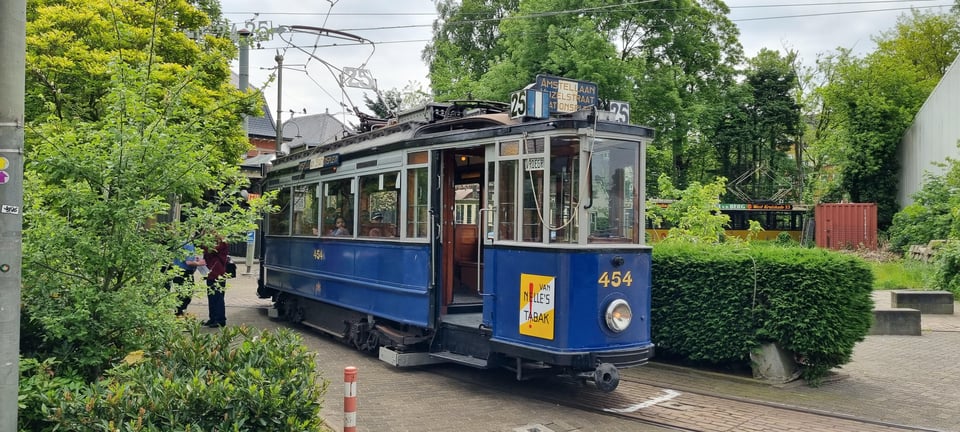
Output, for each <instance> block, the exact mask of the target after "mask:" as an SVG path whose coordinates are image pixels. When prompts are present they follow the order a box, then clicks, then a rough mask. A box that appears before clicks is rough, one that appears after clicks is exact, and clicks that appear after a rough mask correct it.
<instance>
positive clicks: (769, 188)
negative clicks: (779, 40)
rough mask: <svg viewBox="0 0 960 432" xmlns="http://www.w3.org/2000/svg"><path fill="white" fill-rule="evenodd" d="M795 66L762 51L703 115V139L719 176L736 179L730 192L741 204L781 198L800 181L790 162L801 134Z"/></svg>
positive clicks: (791, 56)
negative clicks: (740, 79) (710, 149)
mask: <svg viewBox="0 0 960 432" xmlns="http://www.w3.org/2000/svg"><path fill="white" fill-rule="evenodd" d="M794 60H795V54H794V53H788V54H787V55H785V56H781V55H780V53H779V52H776V51H770V50H767V49H763V50H761V51H760V53H759V54H757V56H756V57H754V58H752V59H750V60H749V62H748V68H747V70H746V71H745V80H744V81H743V82H740V83H733V84H731V85H730V86H728V87H726V88H725V89H723V90H721V93H720V98H719V101H718V102H717V103H715V104H713V105H711V106H710V108H709V110H708V115H707V117H708V118H710V119H711V122H709V123H707V124H706V125H705V126H704V128H703V129H704V134H705V136H706V137H707V138H708V139H709V140H711V141H712V142H713V145H714V148H715V150H716V153H717V159H718V164H719V174H720V175H721V176H724V177H728V178H733V179H735V180H734V181H733V183H735V186H736V187H735V188H734V189H732V190H733V191H734V192H735V193H736V195H737V196H738V198H739V199H740V200H741V201H754V200H765V199H773V200H779V199H783V198H786V197H787V196H789V195H788V193H789V192H790V191H792V190H793V189H794V185H793V183H794V181H795V180H796V179H797V178H798V177H799V175H800V174H799V172H798V170H799V168H798V164H797V163H796V160H795V159H793V160H791V159H790V157H789V156H791V152H790V151H791V150H792V149H794V146H796V145H798V141H799V137H800V131H801V122H800V105H799V104H798V103H797V99H796V98H797V87H798V80H797V74H796V72H795V71H794V67H793V62H794ZM792 156H793V157H794V158H795V157H796V156H797V155H796V154H793V155H792ZM797 192H798V193H797V194H796V196H794V198H797V197H798V196H799V188H797Z"/></svg>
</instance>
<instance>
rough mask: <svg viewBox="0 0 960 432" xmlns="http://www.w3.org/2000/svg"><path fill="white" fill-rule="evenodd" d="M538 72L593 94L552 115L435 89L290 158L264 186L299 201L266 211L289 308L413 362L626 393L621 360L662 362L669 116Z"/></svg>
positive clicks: (307, 321) (271, 264) (556, 86)
mask: <svg viewBox="0 0 960 432" xmlns="http://www.w3.org/2000/svg"><path fill="white" fill-rule="evenodd" d="M536 87H539V88H541V89H545V90H544V93H542V94H541V95H542V96H547V95H549V93H550V92H551V91H552V92H553V93H554V95H556V94H557V93H558V92H562V91H567V92H569V91H570V89H574V90H573V91H574V93H573V97H572V99H571V98H566V97H565V98H564V99H561V102H559V103H567V102H569V101H570V100H573V101H574V102H573V103H574V104H576V103H577V101H580V102H583V101H588V102H590V101H593V105H591V104H589V103H588V104H587V106H581V107H579V108H582V109H580V110H577V111H576V112H571V113H568V114H554V115H551V116H549V117H548V118H542V119H534V118H530V117H529V116H527V115H526V114H528V113H530V112H533V111H534V108H536V107H533V106H529V107H528V106H526V105H523V104H522V102H525V101H523V100H520V101H519V102H518V100H517V98H515V100H514V105H513V111H514V112H513V114H514V115H512V116H511V113H508V112H506V111H507V106H506V105H505V104H498V103H490V102H451V103H434V104H430V105H428V106H427V107H426V108H424V109H423V110H420V111H416V112H412V113H408V114H406V115H402V116H401V117H400V118H399V119H398V121H396V122H391V123H389V124H384V125H382V126H381V127H377V128H374V129H373V130H371V131H369V132H366V133H363V134H359V135H356V136H351V137H347V138H344V139H341V140H339V141H337V142H335V143H332V144H329V145H324V146H321V147H318V148H315V149H312V150H308V151H305V152H301V153H296V154H291V155H288V156H284V157H281V158H279V159H278V160H276V161H275V162H274V165H273V167H272V168H271V169H270V170H269V172H268V174H267V175H266V179H265V187H264V190H265V191H276V192H278V196H279V199H278V202H277V204H278V205H279V206H280V208H281V211H280V212H279V213H274V214H271V215H269V217H268V219H267V221H266V224H265V231H266V232H265V236H264V242H263V256H262V257H261V263H262V264H261V265H262V267H261V276H260V288H259V293H260V295H261V296H262V297H271V298H272V299H273V301H274V303H275V308H274V310H273V311H272V312H274V313H275V314H276V315H278V316H281V317H283V318H286V319H289V320H292V321H294V322H299V323H303V324H304V325H307V326H309V327H313V328H316V329H319V330H322V331H324V332H327V333H330V334H332V335H334V336H336V337H337V338H339V339H341V340H343V341H345V342H347V343H349V344H352V345H354V346H355V347H357V348H359V349H362V350H367V351H371V352H377V353H378V354H379V356H380V359H382V360H384V361H386V362H388V363H390V364H393V365H396V366H417V365H423V364H429V363H437V362H453V363H459V364H464V365H469V366H473V367H478V368H492V367H503V368H508V369H510V370H512V371H514V372H515V373H516V377H517V379H525V378H529V377H532V376H536V375H542V374H552V375H569V376H573V377H577V378H578V379H585V380H591V381H594V382H596V384H597V386H598V387H599V388H600V389H602V390H605V391H612V390H613V389H614V388H616V386H617V384H618V382H619V372H618V369H619V368H623V367H630V366H637V365H641V364H644V363H646V362H647V360H648V359H649V358H650V357H651V356H652V355H653V352H654V347H653V343H652V342H651V335H650V298H651V296H650V281H651V277H650V267H651V250H650V247H648V246H646V245H645V244H644V231H643V225H642V224H643V221H644V169H645V166H644V164H645V161H644V152H645V149H646V146H648V145H649V144H650V142H651V141H652V139H653V131H652V130H651V129H649V128H645V127H640V126H634V125H630V124H627V123H623V122H616V121H612V119H613V118H614V117H615V115H613V114H611V113H609V112H600V111H598V110H596V109H595V108H594V107H593V106H595V102H596V95H597V93H596V90H597V88H596V85H594V84H590V83H583V82H576V81H569V80H564V79H561V78H554V77H538V80H537V83H536ZM551 89H552V90H551ZM577 92H579V93H577ZM526 95H531V96H537V95H536V94H532V93H527V94H525V95H522V96H526ZM520 99H522V97H521V98H520ZM564 101H567V102H564ZM530 102H531V104H532V102H533V101H532V100H531V101H530ZM555 103H556V102H555ZM528 108H530V109H529V110H528ZM543 108H547V107H543ZM574 108H575V109H576V108H577V107H576V106H575V107H574Z"/></svg>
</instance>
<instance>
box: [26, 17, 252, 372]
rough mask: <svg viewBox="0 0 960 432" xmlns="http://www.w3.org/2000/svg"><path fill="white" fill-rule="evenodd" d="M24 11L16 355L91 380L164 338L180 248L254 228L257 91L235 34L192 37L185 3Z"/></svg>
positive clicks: (195, 23) (197, 23) (200, 22)
mask: <svg viewBox="0 0 960 432" xmlns="http://www.w3.org/2000/svg"><path fill="white" fill-rule="evenodd" d="M205 7H207V8H208V9H210V10H212V11H216V10H217V9H218V8H216V7H211V6H210V5H209V4H205ZM27 19H28V23H27V40H28V44H27V49H28V52H27V71H28V73H27V76H28V77H27V86H26V87H27V103H26V105H27V112H28V114H27V118H29V119H31V121H30V123H28V125H27V129H26V132H27V133H26V136H25V148H26V152H27V157H26V161H27V164H26V166H25V168H24V224H23V225H24V231H23V274H22V276H23V290H22V302H23V309H22V314H21V318H22V323H21V329H22V330H21V333H22V334H23V338H22V339H23V340H22V343H21V345H20V348H21V353H22V354H23V355H24V356H27V357H34V358H55V359H56V362H55V363H52V364H50V365H49V366H48V367H49V368H51V369H54V370H55V371H54V372H55V375H57V376H77V377H80V378H82V379H86V380H92V379H94V378H96V377H98V376H99V375H100V374H101V372H102V371H103V370H104V369H105V368H106V367H107V366H108V365H109V363H110V362H111V361H112V360H115V359H116V358H118V357H119V356H122V355H123V354H124V353H126V352H130V351H133V350H136V349H140V348H150V347H155V346H158V345H159V344H161V343H162V342H163V338H164V334H165V330H166V329H169V328H171V327H173V325H174V324H173V320H174V318H173V314H172V308H173V306H174V304H175V302H176V297H177V295H178V294H183V293H174V292H170V291H169V290H168V289H167V281H168V280H169V277H170V275H169V274H165V273H164V272H163V271H162V269H163V267H164V266H165V265H167V264H169V263H170V262H171V261H172V259H173V258H174V256H176V254H178V253H181V246H182V245H183V244H184V243H186V242H188V241H193V242H194V243H195V244H196V245H197V246H203V245H209V244H212V242H213V238H214V235H213V233H214V232H215V231H216V232H218V233H220V234H223V235H226V236H228V237H229V236H231V235H237V236H239V235H242V234H243V233H245V232H246V231H247V230H249V229H251V228H252V227H254V226H255V223H254V222H255V220H256V218H257V217H258V215H259V214H260V212H261V210H263V209H264V208H265V202H266V200H265V199H264V200H260V201H255V202H252V203H245V202H241V199H240V197H239V195H238V194H237V191H238V190H239V188H241V187H243V186H244V185H245V184H246V179H245V178H244V177H243V176H242V175H240V173H239V171H238V168H237V162H239V160H240V156H241V155H242V154H243V153H244V152H245V151H246V149H247V148H248V147H249V142H248V140H247V138H246V136H245V134H244V132H243V128H242V127H241V124H242V123H241V121H242V118H243V114H245V113H251V112H253V110H255V109H256V107H255V105H254V103H255V101H257V100H258V98H256V97H255V94H254V93H249V94H246V95H244V94H242V93H240V92H239V91H238V90H237V89H236V88H234V87H233V86H232V85H231V84H230V82H229V60H230V58H232V57H233V56H234V55H235V53H236V48H235V47H234V46H233V45H232V43H231V42H230V41H229V39H226V38H220V37H213V36H208V37H205V38H204V39H203V40H201V41H192V40H190V39H188V38H186V36H185V35H184V33H183V32H182V31H181V30H188V29H198V28H200V27H203V26H205V25H206V24H207V23H208V22H209V18H208V17H207V16H206V14H205V13H204V12H202V11H198V10H197V9H195V8H194V7H193V6H191V4H190V3H189V2H187V1H185V0H170V1H166V2H140V1H133V0H118V1H113V2H98V1H93V0H38V1H33V2H30V5H29V7H28V11H27ZM173 202H179V203H180V204H181V205H182V206H183V207H182V209H180V213H182V214H183V216H184V220H185V222H183V223H179V221H173V222H171V221H170V219H171V218H170V215H171V213H172V214H173V215H176V214H177V212H173V211H172V208H171V203H173ZM201 233H202V235H199V234H201ZM198 235H199V236H198Z"/></svg>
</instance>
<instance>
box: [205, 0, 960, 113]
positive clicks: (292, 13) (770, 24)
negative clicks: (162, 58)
mask: <svg viewBox="0 0 960 432" xmlns="http://www.w3.org/2000/svg"><path fill="white" fill-rule="evenodd" d="M221 1H222V6H223V12H224V16H225V18H227V19H228V20H230V21H231V22H234V23H243V22H244V21H247V20H253V21H256V22H260V21H266V22H267V23H269V24H267V23H265V24H264V25H272V26H282V25H285V26H290V25H304V26H313V27H322V28H327V29H334V30H340V31H344V32H347V33H350V34H353V35H356V36H360V37H362V38H365V39H367V40H370V41H373V42H374V43H375V45H370V44H363V45H356V44H354V43H353V42H352V41H347V40H337V39H331V38H329V37H321V38H317V37H315V36H311V35H309V34H297V35H296V36H293V39H292V40H293V42H294V43H295V44H296V45H299V46H301V47H303V49H304V50H306V52H304V51H301V50H298V49H296V48H291V47H290V45H289V44H288V43H287V42H285V41H284V40H281V39H280V38H276V37H275V38H274V39H273V40H272V41H266V42H263V43H261V49H254V50H251V52H250V84H251V85H254V86H258V87H259V86H262V85H263V84H264V83H266V82H267V80H268V78H269V76H270V75H271V74H272V73H274V72H275V69H276V66H277V62H276V60H275V56H276V54H277V53H278V52H279V53H280V54H283V56H284V60H283V62H284V71H283V77H282V78H283V81H282V101H281V105H282V106H281V109H282V111H283V112H284V113H285V115H284V118H283V119H284V121H286V120H287V119H288V118H289V116H290V113H289V111H290V110H293V111H296V112H297V113H298V115H302V114H299V113H303V111H304V110H306V112H307V114H317V113H323V112H325V111H329V112H330V113H331V114H338V118H339V119H341V121H343V120H346V121H354V119H353V118H352V117H343V116H342V115H341V114H339V113H342V112H343V111H344V110H345V108H343V104H346V105H349V104H350V102H351V101H352V103H353V104H355V105H357V106H361V107H363V95H364V94H368V95H371V96H372V93H371V92H369V91H364V90H358V89H348V90H347V91H346V95H344V94H341V91H340V90H339V88H338V87H337V85H336V81H335V79H334V75H333V74H332V73H331V72H330V71H331V70H333V72H334V73H336V74H339V71H338V69H343V68H344V67H349V68H360V67H365V68H366V69H368V70H369V71H370V73H371V74H372V75H373V77H374V78H375V79H376V80H377V85H378V87H379V88H380V89H383V90H387V89H392V88H398V89H399V88H403V87H404V86H406V85H408V84H410V83H411V82H413V83H416V84H419V86H420V87H422V88H424V89H426V88H427V85H428V80H427V76H426V75H427V68H426V66H425V65H424V63H423V61H422V60H420V53H421V52H422V50H423V47H424V46H425V45H426V43H427V41H429V39H430V37H431V24H432V23H433V20H434V19H435V17H436V13H435V11H436V9H435V7H434V4H433V1H431V0H391V1H383V0H338V1H330V0H326V1H322V0H271V1H268V2H265V1H262V0H221ZM951 4H952V0H922V1H916V0H914V1H900V0H885V1H863V0H858V1H847V2H825V1H822V0H821V1H818V0H728V1H727V5H728V6H730V9H731V13H730V19H731V20H733V21H734V23H736V24H737V26H738V27H739V28H740V43H741V44H742V45H743V47H744V50H745V52H746V54H747V55H748V56H752V55H754V54H756V53H757V51H759V50H760V49H761V48H764V47H766V48H770V49H776V50H780V51H784V50H785V48H788V49H793V50H796V51H797V52H799V53H800V56H801V58H802V59H804V61H806V62H808V63H809V62H812V61H813V59H815V58H816V56H817V54H819V53H825V52H829V51H833V50H834V49H835V48H837V47H847V48H853V49H854V51H855V52H857V53H861V54H862V53H866V52H869V51H871V50H872V49H873V48H874V44H873V42H872V41H871V37H873V36H876V35H878V34H879V33H880V32H882V31H885V30H889V29H891V28H892V27H893V25H894V24H895V23H896V20H897V17H898V16H900V15H901V14H905V13H909V8H910V7H911V6H912V7H917V8H923V10H927V11H946V10H949V7H950V5H951ZM328 13H329V15H328ZM254 14H257V15H254ZM289 38H290V37H289V36H288V39H289ZM334 44H339V45H340V46H331V45H334ZM345 44H346V45H345ZM313 45H320V46H319V47H317V48H312V46H313ZM374 47H375V48H374ZM318 58H319V59H320V60H323V62H326V63H328V64H329V65H330V66H329V67H328V66H326V65H324V63H323V62H321V61H319V60H317V59H318ZM238 70H239V69H238V65H237V62H234V71H238ZM277 87H278V85H277V81H274V82H272V83H270V84H269V85H268V86H267V87H266V88H265V96H266V97H267V102H268V104H269V105H270V110H271V112H272V113H273V115H274V117H275V116H276V110H277ZM345 96H346V97H345Z"/></svg>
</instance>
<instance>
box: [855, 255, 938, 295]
mask: <svg viewBox="0 0 960 432" xmlns="http://www.w3.org/2000/svg"><path fill="white" fill-rule="evenodd" d="M870 268H871V270H872V272H873V289H875V290H892V289H925V288H926V287H928V286H930V284H931V283H932V281H931V276H932V275H934V274H935V271H936V266H935V265H934V264H927V263H924V262H922V261H917V260H912V259H900V260H896V261H880V262H873V261H871V262H870Z"/></svg>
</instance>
